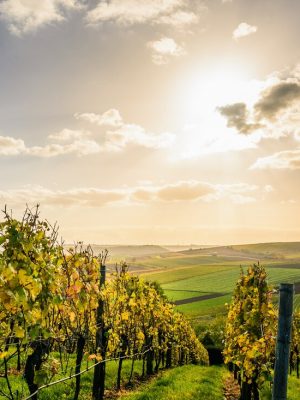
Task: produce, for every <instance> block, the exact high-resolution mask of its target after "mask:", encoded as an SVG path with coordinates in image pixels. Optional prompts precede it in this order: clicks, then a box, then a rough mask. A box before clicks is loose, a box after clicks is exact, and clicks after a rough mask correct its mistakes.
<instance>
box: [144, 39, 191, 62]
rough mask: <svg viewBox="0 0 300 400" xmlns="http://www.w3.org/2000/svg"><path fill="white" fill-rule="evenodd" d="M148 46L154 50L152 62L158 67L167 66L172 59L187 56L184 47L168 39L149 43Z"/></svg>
mask: <svg viewBox="0 0 300 400" xmlns="http://www.w3.org/2000/svg"><path fill="white" fill-rule="evenodd" d="M147 46H148V47H149V48H150V49H152V51H153V53H152V61H153V62H154V64H157V65H162V64H167V63H168V62H169V61H170V58H172V57H179V56H182V55H184V54H185V50H184V49H183V47H181V46H180V45H178V44H177V43H176V42H175V40H174V39H172V38H168V37H163V38H161V39H160V40H156V41H153V42H148V43H147Z"/></svg>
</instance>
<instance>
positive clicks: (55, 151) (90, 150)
mask: <svg viewBox="0 0 300 400" xmlns="http://www.w3.org/2000/svg"><path fill="white" fill-rule="evenodd" d="M75 134H76V135H77V134H78V139H77V140H74V141H72V142H71V143H64V144H61V143H51V144H46V145H45V146H31V147H29V146H26V144H25V143H24V141H23V140H22V139H15V138H13V137H9V136H0V155H3V156H17V155H26V156H35V157H43V158H50V157H56V156H59V155H65V154H75V155H78V156H84V155H88V154H95V153H99V152H100V151H101V146H100V145H99V144H98V143H97V142H96V141H94V140H89V139H86V138H84V137H83V136H84V133H82V136H80V132H79V131H71V130H69V129H64V130H63V131H61V132H59V133H56V134H53V135H50V136H49V138H50V139H52V140H53V139H55V140H59V141H65V140H70V139H73V138H74V135H75Z"/></svg>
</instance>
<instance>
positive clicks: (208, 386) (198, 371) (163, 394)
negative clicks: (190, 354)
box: [121, 365, 225, 400]
mask: <svg viewBox="0 0 300 400" xmlns="http://www.w3.org/2000/svg"><path fill="white" fill-rule="evenodd" d="M224 371H225V368H223V367H216V366H214V367H201V366H196V365H186V366H183V367H177V368H174V369H172V370H169V371H165V372H164V373H163V374H162V375H161V376H160V377H159V378H157V379H155V380H153V381H151V382H150V383H147V384H145V385H142V386H141V387H140V388H139V389H138V390H137V391H135V392H134V393H130V394H128V395H125V396H122V397H121V399H122V400H158V399H159V400H181V399H185V400H192V399H193V400H204V399H205V400H221V399H223V394H222V375H223V372H224Z"/></svg>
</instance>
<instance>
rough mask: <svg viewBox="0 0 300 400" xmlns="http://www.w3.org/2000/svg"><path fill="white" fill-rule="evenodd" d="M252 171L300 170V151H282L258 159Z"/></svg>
mask: <svg viewBox="0 0 300 400" xmlns="http://www.w3.org/2000/svg"><path fill="white" fill-rule="evenodd" d="M250 169H291V170H296V169H300V149H296V150H285V151H280V152H278V153H275V154H272V155H271V156H267V157H261V158H258V159H257V160H256V161H255V163H254V164H253V165H252V166H251V167H250Z"/></svg>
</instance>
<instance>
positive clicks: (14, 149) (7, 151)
mask: <svg viewBox="0 0 300 400" xmlns="http://www.w3.org/2000/svg"><path fill="white" fill-rule="evenodd" d="M25 149H26V146H25V143H24V141H23V140H21V139H15V138H12V137H9V136H0V155H3V156H15V155H18V154H21V153H23V152H24V151H25Z"/></svg>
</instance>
